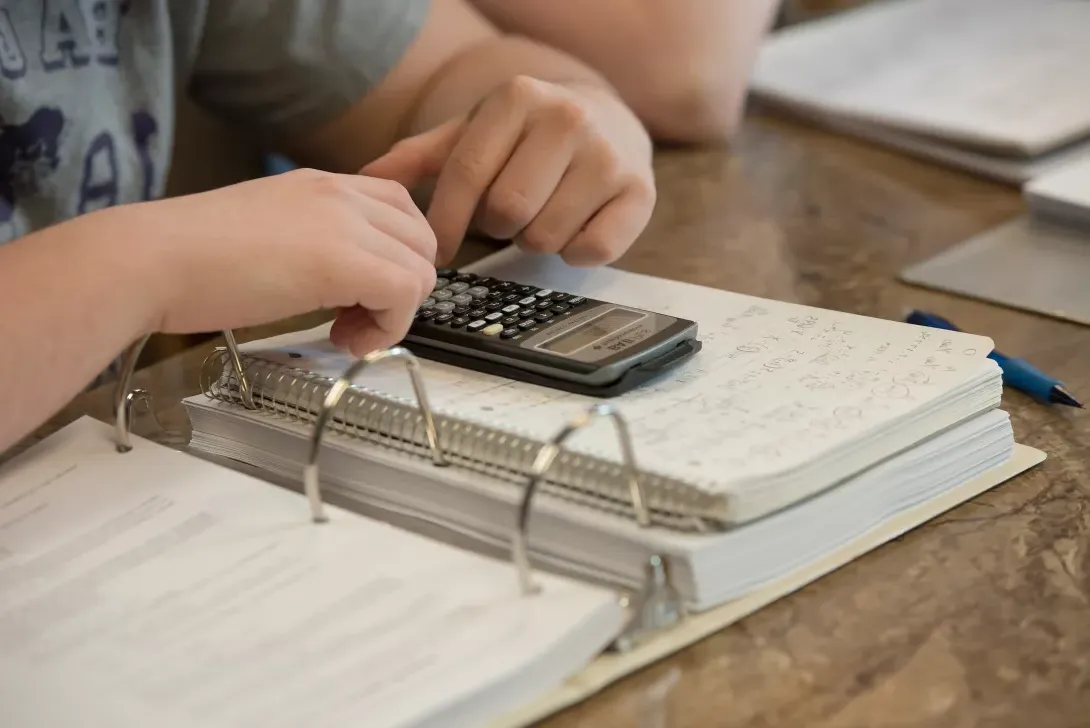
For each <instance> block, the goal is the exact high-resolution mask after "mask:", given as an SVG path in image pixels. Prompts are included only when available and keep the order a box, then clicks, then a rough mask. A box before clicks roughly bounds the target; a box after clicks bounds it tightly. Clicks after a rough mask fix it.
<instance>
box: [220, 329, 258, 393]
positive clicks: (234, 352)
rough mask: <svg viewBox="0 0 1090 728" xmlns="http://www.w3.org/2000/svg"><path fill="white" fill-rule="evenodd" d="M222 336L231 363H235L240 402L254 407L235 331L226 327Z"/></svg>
mask: <svg viewBox="0 0 1090 728" xmlns="http://www.w3.org/2000/svg"><path fill="white" fill-rule="evenodd" d="M223 338H224V340H225V341H226V342H227V351H228V353H229V354H230V355H231V363H232V364H234V365H235V376H237V377H238V391H239V394H241V395H242V404H243V406H244V407H246V409H254V393H253V390H252V389H251V388H250V380H249V378H248V377H247V376H246V371H245V369H244V368H243V366H242V355H241V354H240V353H239V351H238V342H237V341H235V332H234V331H231V330H230V329H227V330H225V331H224V332H223Z"/></svg>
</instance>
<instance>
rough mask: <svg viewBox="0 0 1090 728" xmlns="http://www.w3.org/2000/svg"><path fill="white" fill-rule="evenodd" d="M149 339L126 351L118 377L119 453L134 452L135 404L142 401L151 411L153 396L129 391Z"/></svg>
mask: <svg viewBox="0 0 1090 728" xmlns="http://www.w3.org/2000/svg"><path fill="white" fill-rule="evenodd" d="M149 338H151V337H150V336H143V337H141V338H140V339H138V340H137V341H136V342H134V343H133V344H132V345H131V346H130V347H129V348H128V349H126V350H125V354H124V356H123V358H122V360H121V372H120V374H119V375H118V378H117V384H116V385H115V386H114V433H115V436H116V437H117V451H118V452H128V451H130V450H132V439H131V437H130V434H129V428H130V424H129V423H130V416H131V415H132V405H133V402H134V401H136V400H137V399H140V400H142V401H144V402H145V403H147V405H148V409H151V395H150V394H148V393H147V391H146V390H143V389H135V390H132V391H130V390H129V385H130V384H131V383H132V375H133V372H134V371H136V360H137V359H139V358H140V352H142V351H143V350H144V346H145V345H146V344H147V343H148V339H149Z"/></svg>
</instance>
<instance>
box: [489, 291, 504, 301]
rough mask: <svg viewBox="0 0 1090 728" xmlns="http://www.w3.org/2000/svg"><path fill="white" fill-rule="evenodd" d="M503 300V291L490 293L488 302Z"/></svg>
mask: <svg viewBox="0 0 1090 728" xmlns="http://www.w3.org/2000/svg"><path fill="white" fill-rule="evenodd" d="M501 298H503V291H489V292H488V300H490V301H498V300H500V299H501Z"/></svg>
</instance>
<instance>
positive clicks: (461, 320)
mask: <svg viewBox="0 0 1090 728" xmlns="http://www.w3.org/2000/svg"><path fill="white" fill-rule="evenodd" d="M468 323H469V316H457V317H455V318H452V319H451V320H450V327H451V328H452V329H460V328H462V327H463V326H465V325H466V324H468Z"/></svg>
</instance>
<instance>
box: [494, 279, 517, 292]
mask: <svg viewBox="0 0 1090 728" xmlns="http://www.w3.org/2000/svg"><path fill="white" fill-rule="evenodd" d="M514 287H515V284H514V283H512V282H511V281H500V282H499V283H496V284H494V285H493V286H492V288H493V289H495V290H497V291H510V290H511V289H512V288H514Z"/></svg>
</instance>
